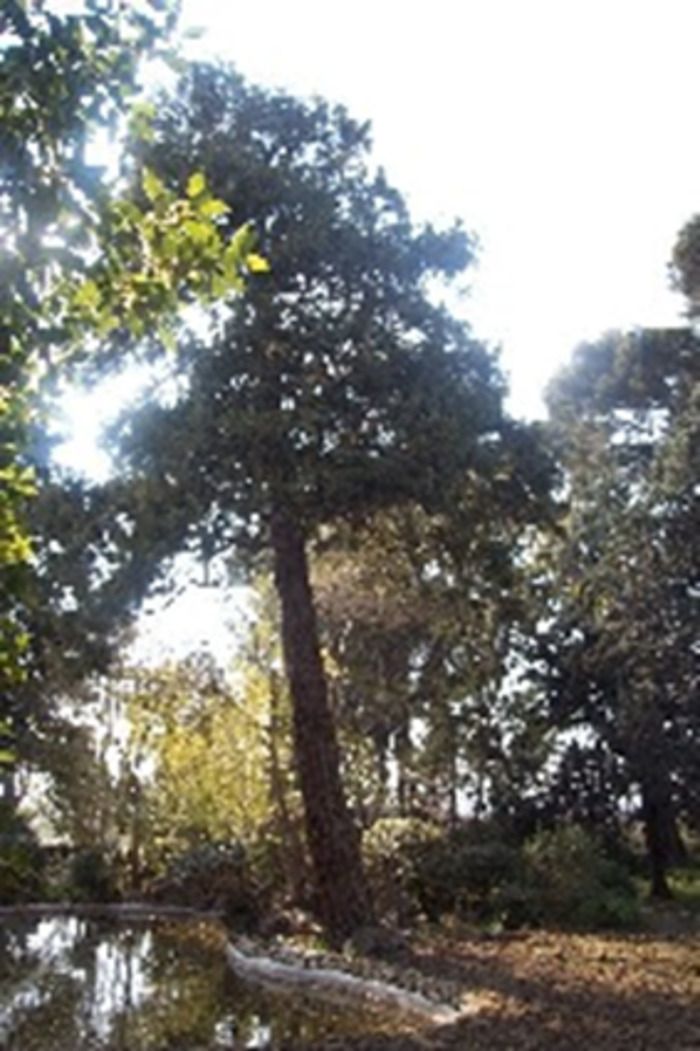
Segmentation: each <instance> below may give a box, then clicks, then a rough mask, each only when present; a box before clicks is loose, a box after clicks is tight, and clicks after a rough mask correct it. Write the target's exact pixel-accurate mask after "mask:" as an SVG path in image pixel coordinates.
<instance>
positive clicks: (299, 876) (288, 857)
mask: <svg viewBox="0 0 700 1051" xmlns="http://www.w3.org/2000/svg"><path fill="white" fill-rule="evenodd" d="M278 679H279V676H278V674H277V672H276V671H274V670H272V671H271V672H270V678H269V682H270V731H269V735H268V756H269V770H270V800H271V802H272V806H273V808H274V812H275V820H276V822H277V827H278V830H279V835H280V839H281V841H282V853H283V859H282V865H283V867H284V870H285V874H286V879H287V884H288V886H289V889H290V891H291V894H292V898H293V900H294V902H295V904H297V905H302V904H303V903H304V902H305V901H306V897H307V887H308V881H307V864H306V858H305V856H304V845H303V843H302V840H301V835H300V833H299V829H298V827H297V824H296V822H295V821H294V819H293V817H292V815H291V813H290V811H289V807H288V805H287V793H286V785H285V775H284V771H283V769H282V764H281V762H280V756H279V749H278V747H277V742H278V735H279V732H280V727H279V706H280V698H279V682H278Z"/></svg>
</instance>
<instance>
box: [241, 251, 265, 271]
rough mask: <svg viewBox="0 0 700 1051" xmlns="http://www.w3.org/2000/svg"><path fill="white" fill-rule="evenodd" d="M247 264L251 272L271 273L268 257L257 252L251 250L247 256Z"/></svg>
mask: <svg viewBox="0 0 700 1051" xmlns="http://www.w3.org/2000/svg"><path fill="white" fill-rule="evenodd" d="M245 265H246V266H247V268H248V270H250V272H251V274H269V273H270V264H269V263H268V261H267V259H266V258H265V257H264V256H262V255H259V254H258V253H257V252H249V253H248V255H247V256H246V257H245Z"/></svg>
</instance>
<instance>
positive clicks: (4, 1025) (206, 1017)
mask: <svg viewBox="0 0 700 1051" xmlns="http://www.w3.org/2000/svg"><path fill="white" fill-rule="evenodd" d="M207 933H209V937H207ZM214 941H215V939H214V938H213V936H212V934H211V932H207V929H206V928H205V927H204V926H203V925H202V924H197V923H189V922H186V921H176V922H173V921H170V922H167V923H160V924H157V925H153V924H151V925H148V926H146V925H140V924H134V923H133V922H129V924H128V925H127V924H124V923H123V922H120V923H116V922H115V923H110V922H107V921H99V922H97V921H95V920H92V919H90V920H86V919H78V918H75V917H51V918H43V919H31V920H23V921H22V922H16V921H14V920H13V921H6V920H3V921H2V928H1V929H0V1048H3V1049H7V1051H107V1049H109V1051H223V1049H227V1048H228V1049H233V1048H261V1049H262V1048H270V1049H273V1048H277V1047H280V1046H282V1044H284V1043H286V1042H287V1041H292V1042H296V1041H299V1042H301V1041H303V1040H306V1039H309V1040H312V1039H315V1038H318V1037H319V1036H321V1035H324V1034H327V1033H338V1032H345V1033H347V1032H351V1031H353V1030H355V1031H357V1029H358V1025H359V1026H360V1027H361V1026H362V1019H358V1018H357V1017H356V1016H355V1017H354V1018H350V1017H347V1016H346V1017H345V1018H343V1017H342V1016H338V1015H332V1016H331V1015H328V1014H327V1013H326V1010H325V1009H324V1008H322V1007H320V1006H319V1005H314V1006H313V1007H310V1006H309V1005H306V1006H302V1005H299V1004H297V1003H295V1002H294V1001H290V1000H289V999H283V998H279V997H274V998H273V997H269V996H267V997H261V996H260V994H259V992H257V991H253V990H251V989H249V988H247V987H246V986H244V985H242V984H241V983H239V982H237V981H236V980H235V979H234V978H233V976H232V975H231V974H230V972H229V970H228V968H227V966H226V964H225V961H224V958H223V952H222V950H221V947H220V945H216V944H213V942H214ZM365 1023H366V1020H365Z"/></svg>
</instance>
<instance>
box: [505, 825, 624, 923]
mask: <svg viewBox="0 0 700 1051" xmlns="http://www.w3.org/2000/svg"><path fill="white" fill-rule="evenodd" d="M523 862H524V872H523V875H524V882H523V885H522V893H521V900H520V902H519V904H518V908H519V910H520V918H521V920H522V921H523V922H531V923H536V924H541V923H552V924H555V925H557V926H562V927H573V928H610V927H632V926H634V925H635V924H636V923H638V921H639V906H638V899H637V893H636V890H635V886H634V883H633V880H632V877H631V875H630V873H629V871H628V870H627V869H626V868H625V867H624V866H623V865H622V864H620V863H619V862H617V861H613V860H611V859H610V858H608V857H607V856H606V855H605V853H604V851H603V849H602V847H601V845H600V843H599V842H598V840H596V839H595V838H594V837H593V836H592V835H591V834H590V833H588V832H586V831H585V829H583V828H581V827H579V826H576V825H569V826H561V827H559V828H555V829H552V830H547V831H543V832H538V833H537V834H535V835H534V836H532V837H531V838H530V839H529V840H528V841H527V842H526V843H525V846H524V848H523ZM512 892H513V891H512V888H511V890H510V893H511V894H512Z"/></svg>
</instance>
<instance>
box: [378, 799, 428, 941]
mask: <svg viewBox="0 0 700 1051" xmlns="http://www.w3.org/2000/svg"><path fill="white" fill-rule="evenodd" d="M439 836H440V830H439V829H438V828H437V827H436V826H435V825H433V824H432V823H431V822H429V821H424V820H423V819H422V818H417V817H395V818H380V819H379V820H378V821H375V823H374V824H373V825H372V827H371V828H369V829H367V831H366V832H365V833H364V836H363V838H362V854H363V859H364V864H365V870H366V873H367V878H368V880H369V884H370V887H371V889H372V894H373V898H374V906H375V909H376V911H377V915H378V917H379V918H381V919H384V920H388V921H390V922H392V923H399V924H402V923H406V922H408V921H410V920H412V919H413V918H414V917H415V916H416V915H417V913H418V912H419V911H420V908H421V903H420V899H419V896H418V885H419V882H420V881H419V878H418V872H417V868H418V865H419V863H420V858H421V857H422V852H423V850H424V849H425V848H426V847H427V846H428V845H429V844H431V843H433V842H435V841H436V840H437V839H438V838H439Z"/></svg>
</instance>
